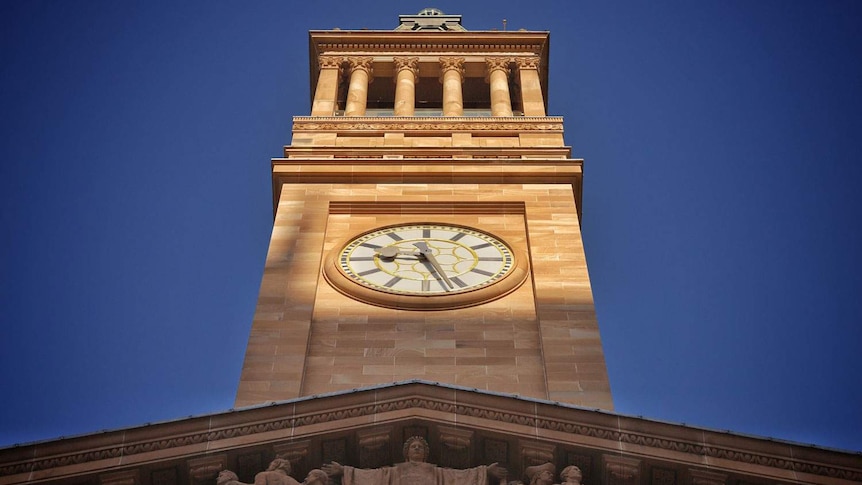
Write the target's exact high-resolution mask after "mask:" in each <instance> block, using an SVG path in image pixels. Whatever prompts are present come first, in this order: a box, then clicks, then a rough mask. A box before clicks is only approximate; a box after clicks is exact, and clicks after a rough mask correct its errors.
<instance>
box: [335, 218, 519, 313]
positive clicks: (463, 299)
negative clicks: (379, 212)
mask: <svg viewBox="0 0 862 485" xmlns="http://www.w3.org/2000/svg"><path fill="white" fill-rule="evenodd" d="M417 228H427V229H429V231H433V230H434V229H435V228H436V229H438V230H442V231H449V232H453V233H455V232H457V233H459V234H465V235H469V236H471V237H472V239H476V238H478V239H479V240H482V241H486V242H488V243H490V245H489V246H487V247H490V248H496V249H497V250H498V251H499V253H500V254H502V255H503V256H502V259H503V260H504V262H503V263H500V265H501V269H499V270H495V271H491V272H490V273H492V274H490V275H485V276H480V277H479V278H480V279H479V280H478V281H474V282H473V283H470V284H466V285H465V287H460V285H461V284H464V283H463V282H462V281H461V280H460V279H459V280H458V281H456V282H457V283H458V285H456V284H454V283H453V282H451V281H450V282H448V284H451V288H449V287H448V286H446V285H445V284H444V282H443V281H442V278H436V280H437V284H438V285H440V286H442V287H445V288H449V289H447V290H446V291H439V289H438V291H436V292H431V291H409V290H408V291H404V290H400V289H398V288H388V287H386V286H385V285H383V284H380V283H374V282H371V281H368V280H365V279H364V278H363V277H361V276H359V273H361V272H358V271H353V270H352V268H351V267H350V265H349V261H350V255H351V254H352V252H353V251H354V250H355V249H356V248H357V246H361V245H362V243H363V242H366V241H368V240H370V239H374V238H377V237H380V236H383V235H386V234H390V233H394V232H396V231H398V230H402V231H407V230H414V231H415V230H416V229H417ZM428 234H429V237H419V238H413V239H409V238H408V239H405V240H403V241H399V240H396V239H392V240H391V244H392V245H393V246H398V245H400V247H401V248H405V246H406V247H410V243H411V242H412V241H414V240H421V241H430V242H431V244H430V245H429V246H435V245H436V246H437V247H439V246H441V245H442V246H444V247H445V246H447V245H449V246H452V247H455V246H462V247H463V248H464V249H463V250H461V249H459V251H461V253H460V254H468V253H473V255H472V256H471V257H473V258H474V259H475V261H469V260H468V259H469V257H468V258H463V259H464V260H465V261H466V264H468V265H470V264H472V266H470V268H473V267H475V266H476V263H477V262H478V261H479V259H485V258H480V257H479V256H477V255H476V253H477V251H474V250H473V249H472V248H470V247H469V246H467V245H465V244H461V243H455V242H453V241H452V240H451V239H443V238H438V237H430V235H431V232H429V233H428ZM459 239H460V238H459ZM464 239H468V238H466V237H464ZM387 241H388V240H387ZM482 245H483V246H484V245H485V244H482ZM363 250H364V251H365V252H368V251H369V249H367V248H363ZM489 250H491V249H487V248H486V249H485V251H489ZM437 251H438V250H437V249H435V250H434V252H437ZM416 252H420V251H419V250H418V249H417V250H416ZM372 254H374V253H372ZM413 256H416V255H413V254H410V255H407V256H405V258H411V257H413ZM438 256H441V255H440V254H438ZM416 257H417V261H422V262H423V263H424V264H425V265H426V266H427V267H428V272H429V273H433V272H434V271H435V270H434V269H433V268H432V266H431V265H430V264H429V263H430V261H427V260H424V259H422V258H419V257H418V256H416ZM441 257H442V256H441ZM372 258H373V263H368V256H367V255H366V256H365V257H364V258H363V259H364V260H365V263H364V264H366V265H367V264H373V265H374V266H375V267H376V269H375V268H374V267H372V270H373V272H379V271H378V270H380V271H382V272H384V273H389V274H390V275H393V274H394V273H391V272H390V271H391V270H392V268H391V266H392V265H391V261H393V259H389V258H384V259H382V263H386V264H385V265H383V264H382V263H381V259H380V258H381V257H380V255H379V254H377V255H375V256H373V257H372ZM507 258H508V259H507ZM444 266H445V267H446V268H448V269H450V270H456V269H457V266H454V265H451V264H445V260H444ZM461 268H462V270H459V271H458V274H455V272H452V273H450V272H449V271H444V272H445V273H446V274H447V275H448V276H449V277H452V278H453V279H457V278H458V277H459V276H464V274H465V273H467V272H468V271H464V269H466V267H464V266H463V265H462V266H461ZM479 273H480V274H485V272H483V271H481V270H480V271H479ZM528 274H529V271H528V260H527V257H526V255H525V254H524V252H523V251H522V250H520V249H518V248H516V247H513V246H512V245H511V244H509V243H507V242H506V241H505V240H504V239H502V238H500V237H498V236H496V235H494V234H491V233H489V232H487V231H484V230H481V229H476V228H473V227H469V226H465V225H459V224H450V223H444V222H410V223H401V224H391V225H386V226H381V227H375V228H374V229H371V230H368V231H364V232H362V233H360V234H357V235H354V236H352V237H350V238H348V239H346V240H345V241H343V242H342V243H341V244H339V245H337V246H336V247H335V250H333V251H331V252H330V253H329V255H328V256H327V258H326V261H325V262H324V267H323V275H324V278H325V279H326V281H327V282H328V283H329V284H330V285H331V286H332V287H333V288H335V289H336V290H337V291H338V292H340V293H342V294H344V295H346V296H349V297H350V298H353V299H355V300H359V301H362V302H364V303H369V304H372V305H376V306H382V307H387V308H397V309H404V310H447V309H455V308H465V307H470V306H475V305H480V304H482V303H487V302H490V301H494V300H496V299H498V298H501V297H503V296H506V295H508V294H509V293H511V292H513V291H514V290H516V289H517V288H519V287H520V286H521V285H522V284H523V283H524V281H526V279H527V276H528ZM471 275H472V274H471ZM402 276H404V275H402ZM472 276H475V275H472ZM481 278H484V279H481Z"/></svg>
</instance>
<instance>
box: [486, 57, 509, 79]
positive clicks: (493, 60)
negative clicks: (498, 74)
mask: <svg viewBox="0 0 862 485" xmlns="http://www.w3.org/2000/svg"><path fill="white" fill-rule="evenodd" d="M511 63H512V58H511V57H486V58H485V66H486V70H487V74H486V75H485V82H486V83H487V82H490V81H491V73H492V72H494V71H503V73H505V74H506V77H508V76H509V65H510V64H511Z"/></svg>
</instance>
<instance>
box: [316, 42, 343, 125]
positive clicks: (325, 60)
mask: <svg viewBox="0 0 862 485" xmlns="http://www.w3.org/2000/svg"><path fill="white" fill-rule="evenodd" d="M342 61H343V59H342V58H341V57H335V56H320V57H319V58H318V59H317V62H318V63H319V64H320V75H319V76H318V77H317V87H316V88H315V90H314V101H313V102H312V103H311V116H332V115H333V113H335V107H336V104H337V102H338V81H339V77H340V74H341V64H342Z"/></svg>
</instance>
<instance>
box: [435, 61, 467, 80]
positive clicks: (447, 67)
mask: <svg viewBox="0 0 862 485" xmlns="http://www.w3.org/2000/svg"><path fill="white" fill-rule="evenodd" d="M448 71H456V72H457V73H458V74H459V75H460V76H461V82H464V58H463V57H441V58H440V80H441V81H442V79H443V76H444V75H445V74H446V73H447V72H448Z"/></svg>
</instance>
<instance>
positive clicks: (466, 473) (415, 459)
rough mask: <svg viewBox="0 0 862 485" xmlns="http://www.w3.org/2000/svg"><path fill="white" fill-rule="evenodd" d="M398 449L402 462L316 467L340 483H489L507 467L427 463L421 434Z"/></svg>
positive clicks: (500, 477) (499, 477) (496, 480)
mask: <svg viewBox="0 0 862 485" xmlns="http://www.w3.org/2000/svg"><path fill="white" fill-rule="evenodd" d="M402 450H403V453H404V461H403V462H402V463H397V464H395V465H393V466H384V467H380V468H370V469H361V468H354V467H352V466H349V465H342V464H341V463H338V462H331V463H327V464H324V465H323V466H322V467H320V469H321V470H322V471H323V472H324V473H326V475H327V476H328V477H341V483H342V484H344V485H399V484H405V483H409V484H415V485H434V484H440V485H490V484H498V483H500V481H501V480H504V479H505V478H506V476H507V475H508V470H506V469H505V468H503V467H502V466H500V465H498V464H497V463H492V464H490V465H487V466H483V465H480V466H477V467H473V468H466V469H453V468H444V467H439V466H437V465H434V464H432V463H428V457H429V455H430V452H431V447H430V446H429V444H428V441H426V440H425V438H423V437H421V436H411V437H409V438H407V441H405V442H404V446H403V448H402ZM255 483H257V481H255ZM307 483H308V481H306V484H307Z"/></svg>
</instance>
